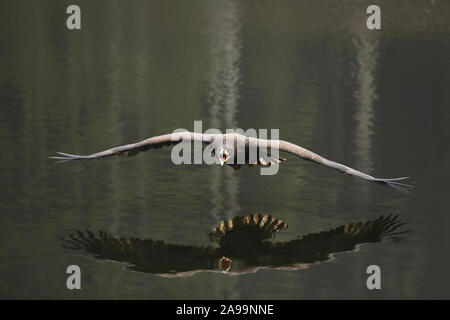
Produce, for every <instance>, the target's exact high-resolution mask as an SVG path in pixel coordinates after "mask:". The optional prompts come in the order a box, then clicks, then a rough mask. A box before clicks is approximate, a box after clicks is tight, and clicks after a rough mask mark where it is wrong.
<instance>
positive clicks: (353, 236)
mask: <svg viewBox="0 0 450 320" xmlns="http://www.w3.org/2000/svg"><path fill="white" fill-rule="evenodd" d="M403 224H404V223H403V222H402V221H401V220H399V219H398V216H395V215H388V216H381V217H379V218H378V219H376V220H372V221H366V222H358V223H349V224H347V225H343V226H340V227H337V228H334V229H331V230H328V231H323V232H320V233H312V234H308V235H305V236H303V237H302V238H301V239H296V240H292V241H288V242H281V243H275V244H274V246H273V259H274V261H273V263H274V264H287V263H296V262H300V263H312V262H316V261H322V260H327V259H328V258H329V255H330V254H331V253H337V252H342V251H349V250H353V249H354V248H355V247H356V246H357V245H358V244H363V243H370V242H380V241H381V240H382V239H383V238H385V237H389V236H396V235H400V234H404V233H407V232H409V231H403V232H396V230H397V229H398V228H399V227H400V226H402V225H403Z"/></svg>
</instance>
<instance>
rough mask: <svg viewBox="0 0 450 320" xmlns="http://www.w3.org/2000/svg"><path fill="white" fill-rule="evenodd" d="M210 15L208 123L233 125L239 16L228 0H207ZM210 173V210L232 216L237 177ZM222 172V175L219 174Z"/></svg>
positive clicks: (226, 172) (227, 172)
mask: <svg viewBox="0 0 450 320" xmlns="http://www.w3.org/2000/svg"><path fill="white" fill-rule="evenodd" d="M208 5H209V7H208V8H209V15H210V23H209V26H210V28H211V30H210V37H211V38H210V42H209V43H210V56H211V72H210V78H211V79H210V83H211V84H210V85H211V89H210V92H209V99H208V103H209V104H210V105H211V107H210V116H211V125H212V127H213V128H218V129H222V130H224V129H233V128H235V127H236V125H237V122H236V119H235V118H236V111H237V103H238V98H239V87H238V84H239V80H240V77H241V76H240V70H239V62H240V57H241V53H240V50H241V44H240V37H239V33H240V20H239V12H238V8H237V6H236V4H235V3H234V2H232V1H219V2H208ZM213 170H214V171H213V174H212V180H211V183H210V186H211V195H212V204H213V209H212V214H213V216H214V217H216V218H217V220H219V219H220V218H221V217H222V218H223V217H232V216H234V215H236V214H237V213H238V211H239V210H240V206H239V202H238V194H239V177H238V176H237V175H235V174H233V172H230V170H220V168H214V169H213ZM222 175H225V177H222ZM224 181H225V182H226V184H227V186H226V188H225V190H226V195H225V194H223V190H224V188H223V182H224Z"/></svg>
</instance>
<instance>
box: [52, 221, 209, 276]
mask: <svg viewBox="0 0 450 320" xmlns="http://www.w3.org/2000/svg"><path fill="white" fill-rule="evenodd" d="M60 240H61V241H62V247H63V248H66V249H71V250H84V251H87V252H89V253H91V254H93V255H94V256H95V257H96V258H98V259H109V260H115V261H120V262H126V263H129V264H131V265H132V266H131V267H129V269H132V270H136V271H142V272H148V273H156V274H177V273H180V272H188V271H194V270H212V269H217V268H218V267H217V263H218V259H217V257H216V256H215V254H214V249H213V248H211V247H202V246H188V245H175V244H165V243H164V242H163V241H155V240H152V239H144V240H141V239H139V238H134V237H132V238H115V237H112V236H111V235H109V234H108V233H106V232H103V231H100V232H99V234H98V235H96V234H94V233H93V232H91V231H89V230H87V231H86V232H83V231H76V234H70V235H69V237H68V238H66V239H64V238H63V239H60Z"/></svg>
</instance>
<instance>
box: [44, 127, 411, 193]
mask: <svg viewBox="0 0 450 320" xmlns="http://www.w3.org/2000/svg"><path fill="white" fill-rule="evenodd" d="M180 142H187V143H192V142H201V143H203V144H207V145H208V146H209V147H210V148H211V152H212V153H214V154H215V156H216V157H217V160H218V163H220V165H222V166H223V165H224V164H227V165H230V166H232V167H233V168H234V169H236V170H237V169H239V168H240V166H241V165H242V164H247V165H249V166H255V165H260V166H270V165H278V164H279V163H280V162H282V161H284V160H285V159H284V158H282V157H277V156H273V154H270V155H269V153H268V152H267V150H269V149H270V150H272V151H273V150H276V151H281V152H287V153H290V154H293V155H296V156H298V157H299V158H302V159H305V160H309V161H312V162H315V163H317V164H320V165H323V166H325V167H328V168H331V169H334V170H337V171H340V172H341V173H344V174H347V175H350V176H353V177H358V178H362V179H365V180H369V181H372V182H375V183H377V184H381V185H384V186H387V187H390V188H392V189H394V190H397V191H400V192H408V190H409V189H412V188H413V186H411V185H409V184H405V183H401V182H399V181H401V180H404V179H408V178H409V177H401V178H391V179H383V178H376V177H373V176H371V175H369V174H366V173H364V172H361V171H358V170H355V169H352V168H350V167H347V166H345V165H343V164H340V163H338V162H334V161H331V160H328V159H326V158H324V157H322V156H320V155H318V154H316V153H314V152H312V151H310V150H308V149H305V148H302V147H300V146H298V145H296V144H293V143H291V142H288V141H284V140H274V139H258V138H254V137H249V136H245V135H242V134H239V133H227V134H203V133H197V132H189V131H183V132H176V133H171V134H166V135H161V136H155V137H151V138H148V139H145V140H142V141H139V142H136V143H131V144H127V145H123V146H119V147H115V148H111V149H108V150H104V151H100V152H97V153H93V154H90V155H84V156H83V155H74V154H68V153H63V152H57V153H58V156H52V157H50V158H53V159H57V160H60V162H65V161H70V160H92V159H98V158H106V157H110V156H114V155H127V156H133V155H136V154H137V153H139V152H141V151H146V150H149V149H156V148H161V147H163V146H169V145H176V144H178V143H180Z"/></svg>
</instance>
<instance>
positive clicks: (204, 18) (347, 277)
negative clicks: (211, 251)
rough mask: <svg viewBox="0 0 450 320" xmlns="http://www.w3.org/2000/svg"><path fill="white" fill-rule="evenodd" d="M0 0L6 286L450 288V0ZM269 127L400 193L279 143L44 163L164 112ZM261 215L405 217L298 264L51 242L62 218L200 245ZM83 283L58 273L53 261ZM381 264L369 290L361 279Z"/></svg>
mask: <svg viewBox="0 0 450 320" xmlns="http://www.w3.org/2000/svg"><path fill="white" fill-rule="evenodd" d="M340 3H341V2H339V1H314V2H311V1H292V2H291V1H282V2H280V3H278V2H277V5H275V3H274V2H272V1H258V2H257V3H256V2H255V3H253V2H251V3H250V2H248V3H247V2H235V1H189V2H187V1H170V2H167V1H165V2H163V1H155V2H149V1H132V2H131V3H125V2H124V1H95V2H93V1H78V4H79V5H80V7H81V10H82V30H81V31H72V32H71V31H68V30H67V29H66V27H65V19H66V16H67V15H66V14H65V10H66V7H67V6H68V5H69V4H71V3H69V2H67V1H2V3H1V4H0V12H1V13H0V21H1V22H0V38H1V48H0V148H1V149H0V170H1V176H0V189H1V191H0V241H1V245H0V297H1V298H64V299H66V298H74V299H79V298H83V299H84V298H94V299H100V298H108V299H109V298H112V299H128V298H138V299H142V298H144V299H163V298H177V299H183V298H194V299H197V298H214V299H231V298H237V299H303V298H344V299H353V298H369V299H372V298H406V299H410V298H450V293H449V290H448V288H449V286H450V276H449V275H448V270H449V268H450V256H449V252H450V233H449V232H448V230H449V227H450V215H449V205H450V201H449V191H450V188H449V185H448V181H449V180H450V174H449V170H448V164H449V163H450V152H449V141H450V139H449V138H450V126H449V121H450V113H449V110H450V90H449V88H450V41H449V39H450V38H449V36H450V23H449V20H448V18H449V16H450V5H449V4H448V3H447V2H445V3H444V1H415V2H414V3H413V4H411V3H410V1H396V2H395V5H394V4H392V3H391V2H389V1H384V2H380V3H381V4H380V6H381V7H382V30H381V31H369V30H367V29H366V27H365V19H366V17H367V15H366V14H365V8H366V7H367V6H368V4H370V3H369V2H365V1H346V2H345V5H343V4H340ZM194 120H202V121H203V127H204V129H207V128H210V127H215V128H219V129H222V130H225V129H226V128H234V127H239V128H243V129H248V128H255V129H258V128H279V129H280V137H281V138H282V139H285V140H290V141H292V142H295V143H298V144H300V145H302V146H305V147H307V148H310V149H312V150H314V151H316V152H317V153H319V154H322V155H324V156H326V157H328V158H330V159H333V160H336V161H338V162H342V163H345V164H347V165H350V166H352V167H355V168H357V169H360V170H364V171H367V172H369V173H373V174H374V175H375V176H381V177H396V176H404V175H409V176H412V177H413V178H414V179H413V182H414V183H415V184H416V190H415V191H414V192H413V193H411V194H409V195H403V194H401V193H396V192H394V191H392V190H389V189H386V188H383V187H381V186H378V185H375V184H370V183H366V182H364V181H359V180H357V179H351V178H349V177H346V176H343V175H341V174H338V173H335V172H334V171H330V170H327V169H325V168H321V167H318V166H315V165H313V164H311V163H308V162H305V161H300V160H297V159H295V158H293V157H288V161H286V162H285V163H283V164H282V166H281V168H280V172H279V173H278V174H277V175H275V176H260V175H259V174H258V170H255V169H243V170H241V171H238V172H234V171H233V170H232V169H230V168H220V167H210V166H206V165H203V166H174V165H173V164H172V163H171V161H170V148H168V149H167V148H166V149H161V150H152V151H149V152H146V153H143V154H139V155H138V156H136V157H134V158H127V157H124V158H119V157H117V158H111V159H104V160H102V161H94V162H87V163H65V164H60V165H55V164H54V162H53V161H51V160H50V159H48V157H47V156H48V155H52V154H54V153H55V152H56V151H66V152H69V153H92V152H96V151H99V150H102V149H104V148H107V147H112V146H116V145H121V144H124V143H129V142H133V141H136V140H140V139H143V138H147V137H149V136H152V135H159V134H164V133H168V132H172V131H173V130H174V129H177V128H185V129H189V130H192V129H193V121H194ZM254 212H261V213H269V214H272V215H274V216H277V217H279V218H280V219H282V220H283V221H285V222H286V223H287V224H288V225H289V228H288V229H287V230H286V231H283V232H282V233H280V234H279V235H278V236H277V240H279V241H289V240H292V239H295V238H296V237H297V236H299V235H302V234H306V233H311V232H320V231H323V230H326V229H329V228H333V227H337V226H339V225H342V224H346V223H349V222H353V221H363V220H370V219H375V218H377V217H378V216H379V215H381V214H387V213H393V214H398V215H400V217H401V218H402V219H403V220H404V221H405V222H406V226H405V228H407V229H413V232H411V233H409V234H407V235H405V236H402V237H401V238H399V239H397V240H396V241H383V242H381V243H374V244H367V245H363V246H361V247H359V249H358V250H357V251H352V252H345V253H340V254H336V255H335V259H333V260H331V261H327V262H321V263H318V264H314V265H312V266H310V267H308V268H306V269H301V270H290V271H287V270H278V269H270V268H269V269H264V270H260V271H258V272H256V273H250V274H241V275H235V276H229V275H226V274H221V273H214V272H198V273H195V274H194V275H192V276H185V277H173V278H167V277H161V276H158V275H155V274H151V273H144V272H136V271H130V270H129V269H127V268H126V265H125V264H123V263H119V262H113V261H109V260H101V259H96V258H94V257H92V256H90V255H89V254H86V253H83V252H74V251H71V250H68V249H64V248H62V247H61V243H60V241H59V240H58V238H60V237H65V236H66V235H67V234H68V233H69V232H73V231H74V230H85V229H89V230H94V231H96V230H106V231H108V232H109V233H111V234H112V235H114V236H134V237H139V238H152V239H160V240H164V241H165V242H167V243H174V244H185V245H209V244H210V242H209V240H208V238H207V236H206V233H207V232H208V231H210V230H211V228H212V227H213V226H214V225H215V224H216V223H217V222H218V221H220V220H221V219H225V218H230V217H233V216H236V215H247V214H250V213H254ZM72 264H77V265H79V266H80V267H81V270H82V290H80V291H69V290H67V289H66V277H67V274H66V273H65V271H66V268H67V266H68V265H72ZM371 264H376V265H379V266H380V267H381V271H382V289H381V290H379V291H376V292H375V291H369V290H367V288H366V278H367V274H366V268H367V266H369V265H371Z"/></svg>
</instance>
